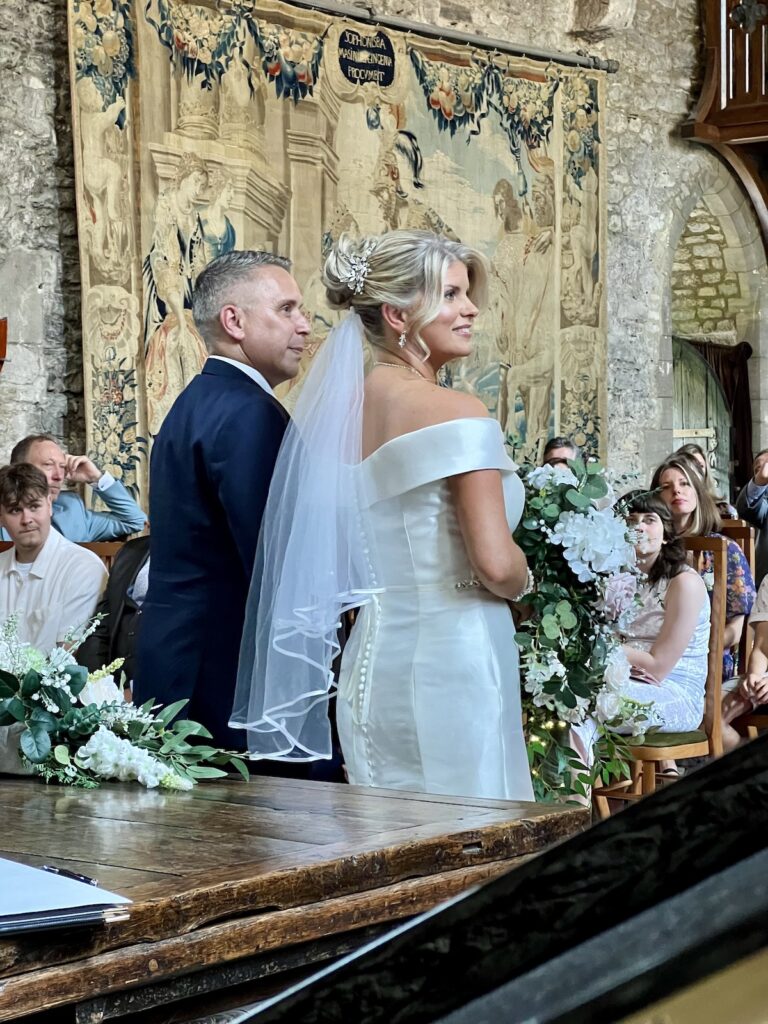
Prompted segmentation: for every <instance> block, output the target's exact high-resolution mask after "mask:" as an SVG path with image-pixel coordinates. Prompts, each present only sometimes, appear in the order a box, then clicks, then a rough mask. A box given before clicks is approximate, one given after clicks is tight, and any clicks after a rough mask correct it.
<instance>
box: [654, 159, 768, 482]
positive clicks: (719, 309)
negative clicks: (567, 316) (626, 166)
mask: <svg viewBox="0 0 768 1024" xmlns="http://www.w3.org/2000/svg"><path fill="white" fill-rule="evenodd" d="M676 220H677V223H676V225H675V227H676V231H673V232H672V239H673V240H674V238H675V237H676V238H677V241H676V243H675V247H674V258H673V262H672V267H671V271H670V278H669V307H668V316H669V335H668V337H669V339H670V340H669V345H670V349H671V348H672V344H671V341H672V336H674V337H675V338H676V339H680V340H681V341H687V342H692V343H694V344H696V345H697V347H700V346H701V345H708V344H711V345H725V346H730V347H735V346H736V345H738V344H739V343H740V342H747V343H748V344H749V345H750V346H751V348H752V353H753V354H752V357H751V359H750V360H749V363H748V372H749V392H748V393H747V390H746V388H744V389H743V391H742V392H741V393H739V394H738V395H736V396H735V397H734V399H733V405H734V407H735V405H736V403H738V404H739V406H740V408H742V409H743V403H750V402H751V413H752V449H753V450H757V449H758V448H762V447H765V446H768V325H767V324H766V320H765V317H766V314H768V300H767V297H768V264H767V263H766V256H765V249H764V246H763V242H762V238H761V235H760V229H759V225H758V221H757V217H756V216H755V213H754V210H753V208H752V205H751V203H750V201H749V199H748V198H747V196H746V194H745V193H744V192H743V190H742V187H741V185H740V184H739V183H738V181H737V180H736V179H735V177H734V176H733V175H732V174H731V172H730V171H729V170H728V168H727V167H725V165H720V166H719V171H718V173H717V174H716V175H715V176H713V177H712V178H711V179H710V180H709V181H708V182H707V183H706V185H705V186H704V187H703V188H702V190H701V192H700V193H699V194H698V195H695V194H694V195H690V196H689V197H688V198H687V201H685V202H684V203H683V204H682V205H681V209H680V213H679V215H678V216H677V218H676ZM667 351H669V349H668V350H667ZM680 351H681V350H680V349H679V348H678V349H677V358H678V360H679V358H680ZM669 356H670V357H671V359H672V369H673V374H672V375H671V376H672V378H673V379H674V380H675V382H676V383H677V382H678V380H679V376H680V372H679V371H680V368H679V366H677V365H676V360H675V353H674V352H672V351H669ZM690 365H693V364H690ZM710 372H711V371H710ZM671 383H672V382H671V381H670V384H671ZM676 390H677V389H676V388H675V389H673V388H671V387H670V388H669V391H675V392H676ZM763 396H764V397H763ZM669 399H671V400H672V402H673V403H674V410H675V418H676V419H678V418H679V415H680V411H681V410H680V409H679V408H678V404H679V403H678V400H677V394H676V393H673V394H669V393H668V400H669ZM746 418H747V420H748V419H749V417H748V416H747V417H746ZM676 429H677V427H676ZM747 429H748V428H747ZM721 434H722V428H721ZM736 441H737V443H736V449H737V450H738V447H739V445H738V438H737V439H736ZM680 443H682V442H680V441H679V438H678V437H675V438H673V445H672V447H674V448H677V447H678V446H679V444H680ZM702 447H707V446H706V445H703V446H702ZM726 448H728V446H727V445H726ZM713 455H714V460H715V462H716V463H717V465H719V466H721V467H724V466H725V465H726V464H727V462H728V459H729V452H728V451H727V450H724V451H722V452H719V451H718V452H716V453H713ZM744 461H746V462H749V453H748V452H746V453H745V454H744V455H743V457H742V462H744ZM740 469H741V472H744V471H746V467H744V466H742V467H740ZM721 472H722V470H721ZM737 472H738V469H737ZM727 490H728V487H727V486H723V491H724V492H725V491H727Z"/></svg>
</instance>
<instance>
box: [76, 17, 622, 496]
mask: <svg viewBox="0 0 768 1024" xmlns="http://www.w3.org/2000/svg"><path fill="white" fill-rule="evenodd" d="M69 32H70V46H71V67H72V89H73V92H72V95H73V116H74V127H75V138H76V152H75V163H76V172H77V191H78V211H79V231H80V235H79V237H80V256H81V270H82V287H83V346H84V361H85V367H86V389H85V390H86V403H87V413H88V422H89V431H90V435H89V446H90V449H91V451H92V453H93V454H94V456H95V457H96V458H97V459H98V460H99V462H100V464H101V465H103V466H104V467H105V468H107V469H109V470H110V471H111V472H112V473H113V474H114V475H115V476H118V477H120V478H122V479H123V481H124V482H125V483H126V484H127V485H129V486H130V487H132V488H134V489H135V490H136V491H138V492H140V493H143V492H144V490H145V488H146V472H147V467H146V453H147V448H148V445H149V444H150V443H151V438H152V436H153V435H154V434H156V433H157V431H158V429H159V427H160V424H161V423H162V420H163V417H164V416H165V414H166V413H167V411H168V409H169V408H170V405H171V403H172V402H173V400H174V398H175V397H176V395H177V394H178V393H179V391H180V390H181V389H182V388H183V387H184V385H185V384H186V383H187V382H188V381H189V380H190V378H191V377H192V376H193V375H194V374H195V373H197V371H198V370H199V369H200V366H201V364H202V362H203V360H204V358H205V351H204V347H203V344H202V342H201V339H200V337H199V336H198V334H197V332H196V330H195V327H194V324H193V322H192V318H191V314H190V296H191V291H192V287H193V284H194V281H195V278H196V276H197V274H198V273H199V272H200V270H201V268H202V267H203V266H205V264H206V263H207V262H208V261H209V260H211V259H213V258H214V257H215V256H217V255H219V254H221V253H224V252H227V251H229V250H230V249H233V248H262V249H268V250H270V251H273V252H279V253H282V254H285V255H288V256H290V257H291V259H292V260H293V261H294V270H295V274H296V277H297V279H298V281H299V284H300V286H301V287H302V290H303V293H304V298H305V304H306V307H307V310H308V311H309V313H310V315H311V319H312V323H313V338H312V344H311V345H310V346H309V347H308V351H307V356H306V362H307V363H308V362H309V360H311V358H312V356H313V355H314V353H315V352H316V351H317V348H318V346H319V345H321V344H322V343H323V340H324V338H325V337H326V335H327V333H328V331H329V330H330V328H331V327H332V326H333V324H334V322H335V320H336V316H337V314H334V313H332V312H331V311H330V310H329V309H328V308H327V307H326V305H325V302H324V294H323V289H322V287H321V283H320V276H319V271H320V267H321V264H322V259H323V254H324V252H325V251H326V250H327V248H328V246H329V245H330V244H331V243H332V241H333V240H334V239H335V238H336V237H337V236H338V235H339V233H340V232H342V231H351V232H363V233H369V232H379V231H385V230H388V229H392V228H397V227H411V228H430V229H432V230H434V231H438V232H442V233H444V234H446V235H449V236H450V237H453V238H460V239H461V240H463V241H466V242H468V243H471V244H473V245H476V246H478V247H479V248H480V249H481V250H482V251H483V252H484V253H485V254H486V255H487V256H488V258H489V260H490V263H491V266H492V293H491V301H490V306H489V308H488V309H487V310H486V311H485V312H484V314H483V317H482V319H481V321H480V323H479V326H478V328H477V330H476V334H475V338H476V346H475V350H474V353H473V355H472V357H471V358H469V359H467V360H463V361H461V362H460V363H456V364H454V365H453V366H452V367H451V370H450V374H449V381H450V383H451V384H452V386H453V387H456V388H460V389H462V390H466V391H471V392H472V393H474V394H477V395H479V396H480V397H481V398H482V399H483V401H484V402H485V403H486V405H487V406H488V409H489V410H490V412H491V413H492V414H493V415H495V416H496V417H497V418H498V419H499V420H500V422H501V423H502V425H503V427H504V430H505V432H506V434H507V435H508V437H509V440H510V443H511V445H512V446H513V448H514V450H515V453H516V456H517V458H518V459H519V460H522V459H524V458H537V457H538V455H539V454H540V451H541V447H542V445H543V442H544V440H545V439H546V437H547V436H548V435H550V434H552V433H554V432H557V433H566V434H571V435H573V436H574V437H575V438H576V440H577V441H578V442H579V443H581V444H583V445H584V446H585V448H586V449H587V450H588V451H590V452H595V453H597V452H598V451H599V449H600V448H601V446H602V437H601V423H602V420H603V415H604V393H605V388H604V379H605V349H606V335H605V303H604V297H603V283H604V276H605V262H604V252H605V159H604V156H603V152H602V148H601V147H602V143H601V140H602V137H603V130H602V125H603V114H602V111H603V107H604V81H603V76H602V74H600V73H599V72H593V71H585V70H581V69H577V68H569V67H563V66H559V65H555V64H551V63H550V64H545V63H542V62H535V61H531V60H527V59H526V60H523V59H519V58H511V57H506V56H503V55H500V54H499V53H498V52H495V53H493V54H491V53H489V52H486V51H483V50H479V49H477V48H476V47H472V46H470V45H466V46H460V45H453V44H448V43H444V42H442V41H440V42H437V41H435V40H432V39H429V38H427V37H426V36H424V37H420V36H418V35H416V34H413V33H409V34H404V33H401V32H397V31H391V30H389V29H385V28H382V27H380V26H376V27H372V26H370V25H366V24H363V23H358V22H355V21H353V20H346V19H342V18H338V17H332V16H330V15H328V14H325V13H321V12H318V11H308V10H303V9H299V8H296V7H293V6H291V5H290V4H287V3H280V2H277V0H263V2H260V3H259V5H258V8H257V7H256V5H255V3H254V0H228V2H227V3H226V4H224V3H222V4H220V5H218V4H216V3H215V2H211V0H209V2H207V3H197V4H194V3H182V2H181V0H142V2H140V3H133V2H131V0H70V6H69ZM304 370H306V366H305V367H304ZM300 378H301V375H300ZM300 378H299V381H298V385H294V387H295V386H300ZM295 393H296V392H295V391H294V395H295ZM284 398H285V400H286V402H287V404H288V405H289V406H290V404H291V399H292V395H291V394H290V392H289V393H288V394H287V395H285V396H284Z"/></svg>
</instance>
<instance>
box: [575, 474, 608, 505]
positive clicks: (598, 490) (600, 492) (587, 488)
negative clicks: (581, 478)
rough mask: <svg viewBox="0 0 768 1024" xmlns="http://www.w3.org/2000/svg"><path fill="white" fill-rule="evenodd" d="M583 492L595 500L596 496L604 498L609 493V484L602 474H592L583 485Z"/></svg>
mask: <svg viewBox="0 0 768 1024" xmlns="http://www.w3.org/2000/svg"><path fill="white" fill-rule="evenodd" d="M581 493H582V494H585V495H586V496H587V497H588V498H591V499H592V500H593V501H594V500H595V499H596V498H604V497H605V496H606V494H607V493H608V484H607V483H606V482H605V480H604V479H603V478H602V477H601V476H591V477H590V478H589V480H587V482H586V483H585V484H584V486H583V487H582V489H581Z"/></svg>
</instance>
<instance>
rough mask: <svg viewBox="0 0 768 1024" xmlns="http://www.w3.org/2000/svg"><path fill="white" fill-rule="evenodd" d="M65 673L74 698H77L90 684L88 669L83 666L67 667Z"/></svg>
mask: <svg viewBox="0 0 768 1024" xmlns="http://www.w3.org/2000/svg"><path fill="white" fill-rule="evenodd" d="M64 673H65V675H67V676H68V677H69V688H70V690H71V691H72V694H73V696H75V697H77V695H78V694H79V693H80V692H81V691H82V690H83V689H84V688H85V684H86V683H87V682H88V669H87V668H84V667H83V666H82V665H67V667H66V668H65V669H64Z"/></svg>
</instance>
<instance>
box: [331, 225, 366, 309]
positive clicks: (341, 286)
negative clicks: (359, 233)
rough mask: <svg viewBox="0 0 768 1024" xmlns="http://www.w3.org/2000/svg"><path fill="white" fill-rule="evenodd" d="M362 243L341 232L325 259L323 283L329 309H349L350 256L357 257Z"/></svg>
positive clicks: (350, 293)
mask: <svg viewBox="0 0 768 1024" xmlns="http://www.w3.org/2000/svg"><path fill="white" fill-rule="evenodd" d="M361 248H362V245H361V243H360V242H359V241H358V240H357V239H355V238H353V237H352V235H348V234H342V235H340V236H339V240H338V242H336V244H335V245H334V246H333V248H332V249H331V251H330V252H329V253H328V256H327V257H326V260H325V267H324V268H323V284H324V285H325V294H326V296H327V297H328V305H329V306H330V307H331V309H350V308H351V307H352V300H353V298H354V291H353V290H352V286H351V284H350V283H349V282H350V280H351V275H352V270H353V267H352V259H351V257H359V256H360V251H361Z"/></svg>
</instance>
